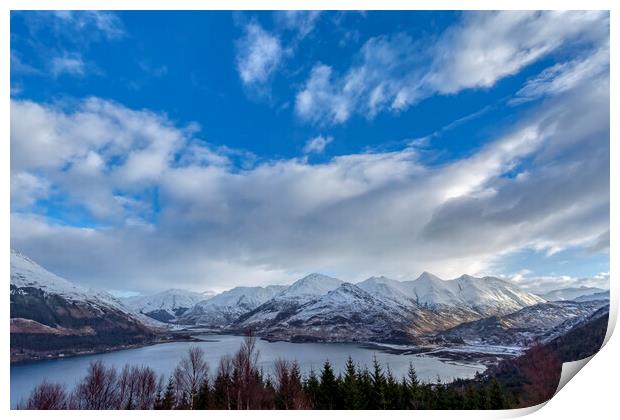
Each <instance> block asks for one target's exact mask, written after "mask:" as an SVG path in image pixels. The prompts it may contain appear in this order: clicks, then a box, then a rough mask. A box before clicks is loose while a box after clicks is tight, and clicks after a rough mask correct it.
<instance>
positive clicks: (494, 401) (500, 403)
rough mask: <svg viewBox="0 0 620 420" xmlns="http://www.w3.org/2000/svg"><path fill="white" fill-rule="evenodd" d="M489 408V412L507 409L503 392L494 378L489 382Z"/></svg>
mask: <svg viewBox="0 0 620 420" xmlns="http://www.w3.org/2000/svg"><path fill="white" fill-rule="evenodd" d="M489 408H490V409H491V410H502V409H504V408H508V405H507V402H506V397H505V396H504V391H503V390H502V388H501V387H500V385H499V382H497V380H496V379H495V378H493V380H492V381H491V386H490V388H489Z"/></svg>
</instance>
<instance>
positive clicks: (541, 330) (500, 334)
mask: <svg viewBox="0 0 620 420" xmlns="http://www.w3.org/2000/svg"><path fill="white" fill-rule="evenodd" d="M606 304H607V303H606V302H602V301H591V302H583V303H577V302H571V301H565V302H546V303H540V304H537V305H533V306H528V307H526V308H523V309H521V310H519V311H517V312H514V313H511V314H507V315H503V316H492V317H489V318H484V319H481V320H477V321H472V322H467V323H463V324H461V325H458V326H456V327H454V328H450V329H448V330H446V331H443V332H441V333H439V334H438V335H437V337H438V338H440V339H442V340H446V341H448V342H457V343H465V344H476V345H480V344H490V345H504V346H506V345H508V346H520V347H526V346H529V345H531V344H533V343H534V342H546V341H549V340H551V339H553V338H555V337H557V336H559V335H562V334H563V333H564V332H565V331H568V330H569V329H571V328H572V327H573V326H574V325H576V324H577V323H579V322H581V321H582V320H584V319H586V318H587V317H589V316H590V315H592V314H593V313H594V312H596V311H597V310H598V309H600V308H601V307H603V306H605V305H606Z"/></svg>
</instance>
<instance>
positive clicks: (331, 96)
mask: <svg viewBox="0 0 620 420" xmlns="http://www.w3.org/2000/svg"><path fill="white" fill-rule="evenodd" d="M608 33H609V14H608V13H606V12H557V11H547V12H514V11H502V12H478V13H475V12H474V13H467V14H466V15H464V17H463V19H462V22H461V23H460V24H458V25H456V26H454V27H450V28H448V29H447V30H446V31H445V32H444V33H443V34H441V36H440V37H439V39H437V40H427V41H420V40H413V39H412V38H411V37H410V36H409V35H407V34H404V33H398V34H393V35H381V36H377V37H373V38H370V39H369V40H368V41H366V42H365V43H364V45H363V46H362V48H361V49H360V51H359V53H358V55H357V57H356V58H355V60H354V64H352V65H351V66H350V67H349V68H348V69H347V70H346V71H345V72H343V73H342V74H337V73H336V72H335V71H334V69H333V68H332V67H331V66H330V65H329V64H325V63H317V64H316V65H315V66H314V68H313V69H312V71H311V72H310V75H309V77H308V79H307V80H306V82H305V84H304V85H303V87H302V88H301V89H300V90H299V91H298V93H297V95H296V108H295V110H296V113H297V115H298V116H299V117H300V118H301V119H302V120H304V121H309V122H313V123H319V124H341V123H343V122H345V121H347V120H348V119H349V118H350V117H351V116H352V115H353V114H356V113H357V114H361V115H362V116H364V117H366V118H370V119H372V118H374V117H375V115H377V114H378V113H379V112H399V111H402V110H405V109H407V108H409V107H410V106H412V105H414V104H416V103H417V102H419V101H420V100H422V99H424V98H427V97H429V96H431V95H434V94H442V95H449V94H455V93H458V92H460V91H462V90H464V89H475V88H489V87H491V86H493V85H494V84H495V83H496V82H497V81H498V80H500V79H502V78H504V77H507V76H510V75H513V74H515V73H517V72H518V71H519V70H521V69H522V68H523V67H525V66H527V65H528V64H531V63H532V62H534V61H535V60H537V59H540V58H541V57H543V56H545V55H547V54H550V53H552V52H554V51H556V50H558V49H559V48H561V47H562V46H564V45H565V44H566V43H567V42H569V41H579V42H583V43H594V44H595V45H597V44H599V43H600V42H601V40H604V39H607V37H608Z"/></svg>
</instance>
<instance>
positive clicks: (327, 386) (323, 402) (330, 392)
mask: <svg viewBox="0 0 620 420" xmlns="http://www.w3.org/2000/svg"><path fill="white" fill-rule="evenodd" d="M337 402H338V381H337V380H336V376H335V375H334V369H333V368H332V365H331V363H329V360H326V361H325V363H324V364H323V370H321V384H320V386H319V401H318V403H319V408H320V409H322V410H333V409H336V408H338V405H337Z"/></svg>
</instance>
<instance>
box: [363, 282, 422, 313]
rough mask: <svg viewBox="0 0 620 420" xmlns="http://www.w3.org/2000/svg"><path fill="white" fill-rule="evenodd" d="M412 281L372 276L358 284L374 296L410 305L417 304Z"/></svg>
mask: <svg viewBox="0 0 620 420" xmlns="http://www.w3.org/2000/svg"><path fill="white" fill-rule="evenodd" d="M411 283H412V282H402V281H398V280H393V279H390V278H387V277H384V276H380V277H370V278H368V279H366V280H364V281H362V282H359V283H357V284H356V286H357V287H359V288H361V289H362V290H365V291H366V292H368V293H370V294H371V295H373V296H377V297H382V298H384V299H387V300H390V301H393V302H396V303H398V304H400V305H406V306H410V305H414V304H415V300H414V297H413V293H412V288H411Z"/></svg>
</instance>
